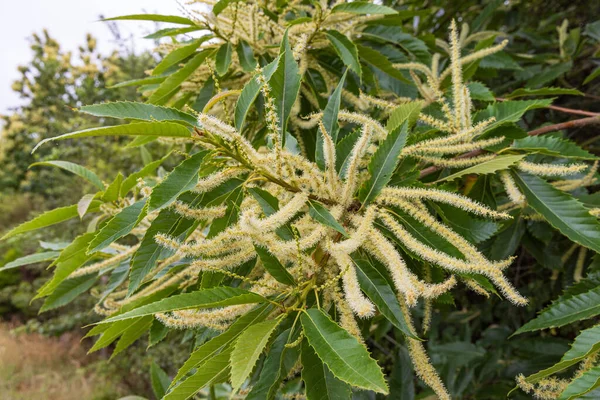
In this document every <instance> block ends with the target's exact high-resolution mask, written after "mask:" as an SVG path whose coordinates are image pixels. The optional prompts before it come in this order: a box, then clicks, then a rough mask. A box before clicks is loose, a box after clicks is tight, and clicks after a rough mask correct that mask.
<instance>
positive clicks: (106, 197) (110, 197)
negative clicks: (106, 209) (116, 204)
mask: <svg viewBox="0 0 600 400" xmlns="http://www.w3.org/2000/svg"><path fill="white" fill-rule="evenodd" d="M122 184H123V174H122V173H121V172H119V173H118V174H117V176H116V177H115V180H114V181H112V182H111V184H110V185H108V187H107V188H106V190H105V191H104V193H103V194H102V201H104V202H113V201H117V200H119V194H120V193H121V185H122Z"/></svg>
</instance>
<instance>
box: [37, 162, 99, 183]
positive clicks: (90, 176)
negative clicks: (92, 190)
mask: <svg viewBox="0 0 600 400" xmlns="http://www.w3.org/2000/svg"><path fill="white" fill-rule="evenodd" d="M37 165H49V166H52V167H58V168H61V169H64V170H65V171H69V172H72V173H74V174H75V175H78V176H80V177H82V178H83V179H85V180H87V181H89V182H91V183H93V184H94V186H96V187H97V188H98V189H100V190H104V184H103V183H102V180H101V179H100V178H98V175H96V174H95V173H93V172H92V171H90V170H89V169H87V168H85V167H82V166H81V165H78V164H75V163H72V162H69V161H42V162H37V163H33V164H31V165H30V166H29V168H31V167H35V166H37Z"/></svg>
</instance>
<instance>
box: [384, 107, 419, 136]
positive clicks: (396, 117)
mask: <svg viewBox="0 0 600 400" xmlns="http://www.w3.org/2000/svg"><path fill="white" fill-rule="evenodd" d="M423 106H425V103H423V102H422V101H420V100H417V101H411V102H409V103H404V104H401V105H399V106H398V107H396V108H394V110H393V111H392V113H391V114H390V118H389V119H388V121H387V124H386V126H385V129H387V131H388V132H392V131H394V130H395V129H396V128H398V127H400V126H402V124H403V123H404V122H406V121H408V129H411V128H412V127H413V126H414V125H415V123H416V122H417V119H418V118H419V114H420V113H421V110H422V109H423Z"/></svg>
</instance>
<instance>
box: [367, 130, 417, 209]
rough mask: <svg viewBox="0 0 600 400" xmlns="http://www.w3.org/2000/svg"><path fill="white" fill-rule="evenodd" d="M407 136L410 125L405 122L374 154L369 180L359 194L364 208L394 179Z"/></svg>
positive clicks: (389, 135)
mask: <svg viewBox="0 0 600 400" xmlns="http://www.w3.org/2000/svg"><path fill="white" fill-rule="evenodd" d="M407 136H408V123H407V122H405V123H403V124H402V125H401V126H398V127H396V129H394V130H393V131H391V132H390V133H389V134H388V135H387V137H386V138H385V140H384V141H383V143H381V144H380V145H379V147H378V148H377V151H376V152H375V154H373V157H371V161H370V162H369V166H368V170H369V174H370V176H369V180H368V181H366V182H365V183H364V185H363V186H362V187H361V188H360V190H359V192H358V198H359V199H360V201H361V202H362V205H363V207H365V206H367V205H368V204H369V203H371V202H372V201H373V200H375V198H376V197H377V195H379V192H381V189H383V188H384V187H385V185H387V184H388V182H389V181H390V179H391V178H392V173H393V172H394V169H396V166H397V165H398V157H399V156H400V152H401V151H402V149H403V148H404V144H405V143H406V137H407Z"/></svg>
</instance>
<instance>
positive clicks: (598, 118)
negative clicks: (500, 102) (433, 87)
mask: <svg viewBox="0 0 600 400" xmlns="http://www.w3.org/2000/svg"><path fill="white" fill-rule="evenodd" d="M593 124H600V114H596V115H595V116H592V117H588V118H580V119H575V120H572V121H567V122H561V123H560V124H554V125H548V126H543V127H541V128H538V129H534V130H532V131H529V132H527V134H528V135H529V136H537V135H541V134H544V133H548V132H555V131H560V130H561V129H570V128H580V127H582V126H587V125H593ZM483 153H484V150H473V151H470V152H468V153H464V154H461V155H459V156H457V157H455V158H458V159H461V158H472V157H475V156H478V155H480V154H483ZM440 169H442V168H441V167H438V166H435V165H432V166H431V167H427V168H425V169H422V170H421V174H420V175H419V178H423V177H425V176H427V175H431V174H433V173H434V172H436V171H439V170H440Z"/></svg>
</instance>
